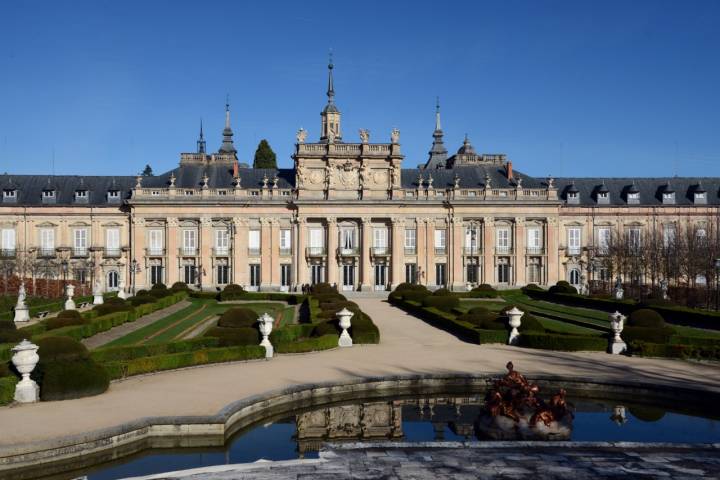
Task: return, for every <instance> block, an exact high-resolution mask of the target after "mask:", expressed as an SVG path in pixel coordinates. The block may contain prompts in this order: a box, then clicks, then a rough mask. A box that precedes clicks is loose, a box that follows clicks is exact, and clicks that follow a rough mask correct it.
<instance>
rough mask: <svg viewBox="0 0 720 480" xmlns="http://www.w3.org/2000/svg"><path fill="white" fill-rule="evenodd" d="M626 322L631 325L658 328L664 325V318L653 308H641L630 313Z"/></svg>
mask: <svg viewBox="0 0 720 480" xmlns="http://www.w3.org/2000/svg"><path fill="white" fill-rule="evenodd" d="M627 324H628V326H632V327H645V328H660V327H664V326H665V320H663V317H662V315H660V314H659V313H657V312H656V311H655V310H651V309H649V308H641V309H639V310H635V311H634V312H632V313H631V314H630V318H629V319H628V322H627Z"/></svg>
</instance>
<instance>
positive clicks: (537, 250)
mask: <svg viewBox="0 0 720 480" xmlns="http://www.w3.org/2000/svg"><path fill="white" fill-rule="evenodd" d="M525 254H526V255H545V247H527V248H526V249H525Z"/></svg>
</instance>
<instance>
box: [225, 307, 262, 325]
mask: <svg viewBox="0 0 720 480" xmlns="http://www.w3.org/2000/svg"><path fill="white" fill-rule="evenodd" d="M257 319H258V314H257V313H255V310H253V309H251V308H247V307H233V308H230V309H228V310H226V311H225V313H223V314H222V315H221V316H220V319H219V320H218V323H217V326H218V327H225V328H245V327H253V326H254V325H255V324H256V323H257Z"/></svg>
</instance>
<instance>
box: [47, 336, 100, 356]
mask: <svg viewBox="0 0 720 480" xmlns="http://www.w3.org/2000/svg"><path fill="white" fill-rule="evenodd" d="M35 343H36V344H37V346H38V355H40V360H41V361H45V362H53V361H56V360H77V359H83V358H88V357H89V356H90V353H89V352H88V349H87V347H85V345H83V344H82V343H80V342H78V341H77V340H75V339H72V338H70V337H45V338H41V339H40V340H38V341H37V342H35Z"/></svg>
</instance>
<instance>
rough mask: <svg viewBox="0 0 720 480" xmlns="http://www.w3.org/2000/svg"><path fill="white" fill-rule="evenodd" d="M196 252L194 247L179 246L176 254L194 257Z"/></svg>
mask: <svg viewBox="0 0 720 480" xmlns="http://www.w3.org/2000/svg"><path fill="white" fill-rule="evenodd" d="M197 254H198V249H197V248H196V247H181V248H179V249H178V255H179V256H181V257H195V256H197Z"/></svg>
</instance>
